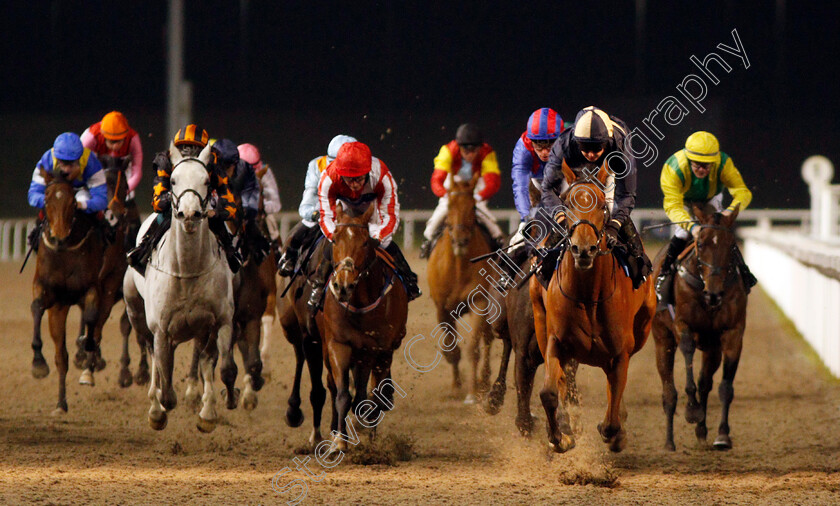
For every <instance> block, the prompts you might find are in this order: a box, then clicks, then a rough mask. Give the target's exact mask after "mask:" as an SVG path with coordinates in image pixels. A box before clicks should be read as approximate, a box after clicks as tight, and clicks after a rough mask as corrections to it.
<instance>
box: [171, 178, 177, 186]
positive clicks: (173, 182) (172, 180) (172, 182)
mask: <svg viewBox="0 0 840 506" xmlns="http://www.w3.org/2000/svg"><path fill="white" fill-rule="evenodd" d="M169 182H170V183H171V184H172V185H173V186H174V185H176V184H178V183H176V182H175V180H174V179H170V180H169Z"/></svg>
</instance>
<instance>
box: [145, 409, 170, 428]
mask: <svg viewBox="0 0 840 506" xmlns="http://www.w3.org/2000/svg"><path fill="white" fill-rule="evenodd" d="M167 421H168V418H167V417H166V412H165V411H162V412H161V413H160V418H157V419H156V418H153V417H152V415H149V427H151V428H153V429H154V430H163V429H165V428H166V422H167Z"/></svg>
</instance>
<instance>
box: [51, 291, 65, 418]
mask: <svg viewBox="0 0 840 506" xmlns="http://www.w3.org/2000/svg"><path fill="white" fill-rule="evenodd" d="M69 311H70V308H69V307H68V306H53V307H52V308H50V309H49V310H47V315H48V317H49V323H50V335H51V336H52V339H53V344H55V367H56V370H57V371H58V405H57V407H56V408H55V410H54V411H53V414H59V415H60V414H64V413H66V412H67V366H68V364H69V356H68V355H67V342H66V339H65V338H66V333H67V313H68V312H69Z"/></svg>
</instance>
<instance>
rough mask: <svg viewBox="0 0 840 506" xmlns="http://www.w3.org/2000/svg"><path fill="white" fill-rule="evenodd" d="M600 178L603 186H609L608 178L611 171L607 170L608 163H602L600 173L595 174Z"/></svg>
mask: <svg viewBox="0 0 840 506" xmlns="http://www.w3.org/2000/svg"><path fill="white" fill-rule="evenodd" d="M595 177H596V178H598V181H600V182H601V185H602V186H601V188H606V187H607V180H608V179H609V178H610V173H609V171H607V164H606V163H605V164H604V165H601V168H600V169H598V174H596V175H595Z"/></svg>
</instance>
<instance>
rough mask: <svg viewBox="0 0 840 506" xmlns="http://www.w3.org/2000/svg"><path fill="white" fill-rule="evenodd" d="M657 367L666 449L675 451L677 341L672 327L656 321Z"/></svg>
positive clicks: (654, 331) (654, 329)
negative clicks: (660, 382)
mask: <svg viewBox="0 0 840 506" xmlns="http://www.w3.org/2000/svg"><path fill="white" fill-rule="evenodd" d="M653 333H654V334H653V335H654V338H655V340H656V369H657V371H658V372H659V379H660V380H661V381H662V409H663V410H664V411H665V449H666V450H670V451H674V450H676V445H674V413H675V412H676V411H677V389H676V387H675V386H674V356H675V355H676V351H677V343H676V341H675V340H674V334H673V333H672V332H671V330H670V329H668V328H666V327H665V326H664V325H662V324H660V323H654V327H653Z"/></svg>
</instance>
